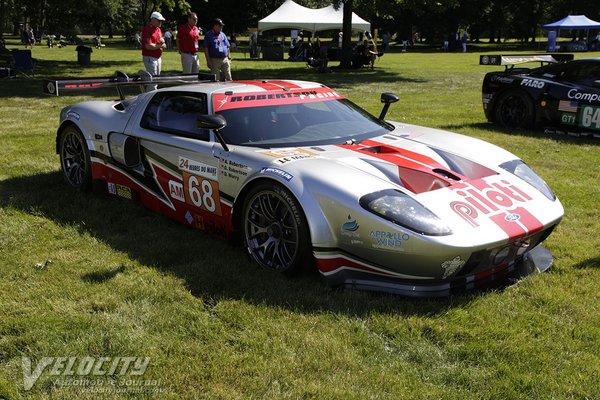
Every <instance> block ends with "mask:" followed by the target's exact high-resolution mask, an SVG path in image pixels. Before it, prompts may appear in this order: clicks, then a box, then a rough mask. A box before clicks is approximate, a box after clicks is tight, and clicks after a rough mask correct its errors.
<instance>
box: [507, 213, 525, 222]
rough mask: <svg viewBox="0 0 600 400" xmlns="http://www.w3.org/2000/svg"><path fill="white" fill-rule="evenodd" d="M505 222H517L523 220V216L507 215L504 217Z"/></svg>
mask: <svg viewBox="0 0 600 400" xmlns="http://www.w3.org/2000/svg"><path fill="white" fill-rule="evenodd" d="M504 219H505V220H507V221H509V222H515V221H518V220H520V219H521V216H520V215H519V214H506V216H505V217H504Z"/></svg>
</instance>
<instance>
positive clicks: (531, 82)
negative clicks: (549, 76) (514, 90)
mask: <svg viewBox="0 0 600 400" xmlns="http://www.w3.org/2000/svg"><path fill="white" fill-rule="evenodd" d="M521 86H527V87H532V88H536V89H543V88H544V86H546V83H544V82H542V81H538V80H535V79H523V80H522V81H521Z"/></svg>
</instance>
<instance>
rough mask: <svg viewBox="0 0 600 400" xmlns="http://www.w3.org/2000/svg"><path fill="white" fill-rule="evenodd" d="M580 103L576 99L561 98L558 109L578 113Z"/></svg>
mask: <svg viewBox="0 0 600 400" xmlns="http://www.w3.org/2000/svg"><path fill="white" fill-rule="evenodd" d="M578 104H579V103H577V102H576V101H570V100H561V101H559V102H558V111H565V112H570V113H576V112H577V105H578Z"/></svg>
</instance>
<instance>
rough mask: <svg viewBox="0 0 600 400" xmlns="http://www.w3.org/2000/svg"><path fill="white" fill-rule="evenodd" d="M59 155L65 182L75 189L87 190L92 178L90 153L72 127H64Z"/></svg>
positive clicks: (81, 136) (76, 130)
mask: <svg viewBox="0 0 600 400" xmlns="http://www.w3.org/2000/svg"><path fill="white" fill-rule="evenodd" d="M59 154H60V165H61V167H62V171H63V176H64V178H65V181H67V183H68V184H69V185H71V186H72V187H74V188H76V189H79V190H84V191H85V190H87V189H89V188H90V184H91V176H92V164H91V162H90V152H89V150H88V148H87V144H86V143H85V139H84V138H83V135H82V134H81V132H80V131H79V130H78V129H77V128H75V127H74V126H68V127H66V128H65V129H64V130H63V132H62V134H61V135H60V144H59Z"/></svg>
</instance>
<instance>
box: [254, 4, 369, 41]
mask: <svg viewBox="0 0 600 400" xmlns="http://www.w3.org/2000/svg"><path fill="white" fill-rule="evenodd" d="M343 14H344V10H343V5H342V6H341V7H340V8H339V9H338V10H335V9H334V8H333V4H332V5H329V6H328V7H323V8H318V9H313V8H307V7H304V6H301V5H300V4H297V3H294V1H293V0H285V2H284V3H283V4H282V5H281V6H279V8H278V9H277V10H275V11H273V12H272V13H271V14H269V15H268V16H266V17H265V18H263V19H261V20H260V21H258V30H259V31H261V32H262V31H268V30H271V29H282V28H283V29H301V30H305V31H309V32H312V33H313V34H314V33H315V32H318V31H326V30H330V29H340V30H341V29H342V26H343ZM370 29H371V24H370V23H369V22H367V21H365V20H364V19H362V18H361V17H359V16H358V15H356V14H355V13H352V30H356V31H369V30H370Z"/></svg>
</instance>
